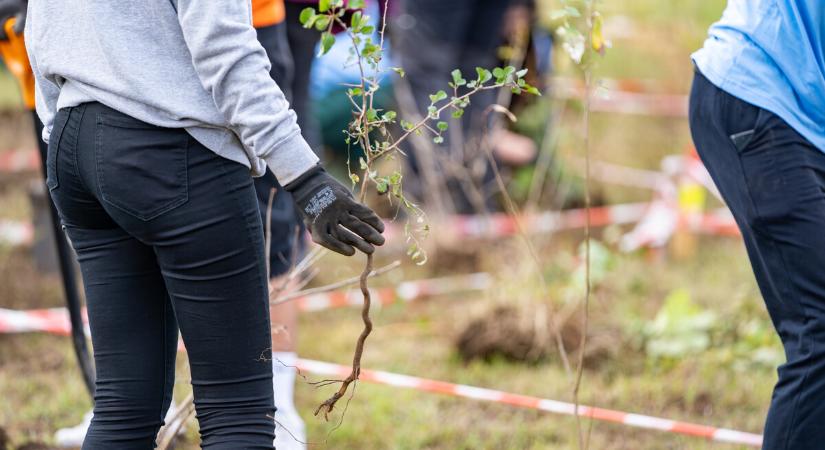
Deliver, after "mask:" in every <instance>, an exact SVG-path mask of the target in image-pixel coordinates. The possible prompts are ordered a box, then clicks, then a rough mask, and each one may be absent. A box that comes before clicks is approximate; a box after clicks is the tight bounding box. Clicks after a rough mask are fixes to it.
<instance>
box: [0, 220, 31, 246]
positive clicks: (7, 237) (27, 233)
mask: <svg viewBox="0 0 825 450" xmlns="http://www.w3.org/2000/svg"><path fill="white" fill-rule="evenodd" d="M32 242H34V226H32V224H31V223H28V222H21V221H13V220H0V245H8V246H12V247H16V246H20V245H30V244H31V243H32Z"/></svg>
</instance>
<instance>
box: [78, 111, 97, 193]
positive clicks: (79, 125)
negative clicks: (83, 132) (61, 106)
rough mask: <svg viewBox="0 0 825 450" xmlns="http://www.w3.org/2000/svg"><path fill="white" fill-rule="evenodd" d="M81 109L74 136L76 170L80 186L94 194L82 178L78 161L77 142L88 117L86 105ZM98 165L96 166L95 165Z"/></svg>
mask: <svg viewBox="0 0 825 450" xmlns="http://www.w3.org/2000/svg"><path fill="white" fill-rule="evenodd" d="M79 109H80V117H79V118H78V119H77V130H75V136H74V149H73V150H74V169H75V174H76V176H77V179H78V180H80V186H82V187H83V189H85V190H86V192H92V191H91V190H90V189H89V186H87V185H86V182H85V181H84V180H83V177H82V176H80V161H79V160H78V157H77V154H78V151H77V142H78V140H79V139H80V127H81V126H82V124H83V117H84V116H85V115H86V104H82V105H80V106H79ZM95 165H96V164H95Z"/></svg>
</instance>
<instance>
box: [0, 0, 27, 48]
mask: <svg viewBox="0 0 825 450" xmlns="http://www.w3.org/2000/svg"><path fill="white" fill-rule="evenodd" d="M27 4H28V1H27V0H0V41H7V40H8V39H9V37H8V36H6V22H7V21H8V20H9V19H11V18H12V17H16V18H17V22H15V24H14V29H13V30H14V33H16V34H20V33H22V32H23V28H24V27H25V25H26V6H27Z"/></svg>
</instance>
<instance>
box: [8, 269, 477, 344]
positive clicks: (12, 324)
mask: <svg viewBox="0 0 825 450" xmlns="http://www.w3.org/2000/svg"><path fill="white" fill-rule="evenodd" d="M491 285H492V278H491V277H490V275H488V274H486V273H476V274H471V275H460V276H454V277H444V278H432V279H428V280H418V281H405V282H403V283H400V284H399V285H398V286H397V287H395V288H385V289H381V288H378V289H373V290H372V291H371V292H372V294H373V301H374V302H375V303H374V304H375V305H383V306H386V305H389V304H392V303H394V302H397V301H403V302H411V301H414V300H418V299H422V298H426V297H432V296H436V295H444V294H449V293H454V292H465V291H479V290H485V289H488V288H489V287H490V286H491ZM294 301H295V302H297V304H298V307H299V309H300V310H302V311H305V312H315V311H321V310H325V309H331V308H341V307H346V306H361V304H362V302H363V298H362V297H361V293H360V291H356V290H351V291H336V292H326V293H319V294H313V295H308V296H305V297H299V298H297V299H295V300H294ZM30 332H41V333H52V334H59V335H68V334H70V332H71V323H70V322H69V313H68V311H67V310H66V308H50V309H34V310H27V311H16V310H11V309H4V308H0V334H4V333H30Z"/></svg>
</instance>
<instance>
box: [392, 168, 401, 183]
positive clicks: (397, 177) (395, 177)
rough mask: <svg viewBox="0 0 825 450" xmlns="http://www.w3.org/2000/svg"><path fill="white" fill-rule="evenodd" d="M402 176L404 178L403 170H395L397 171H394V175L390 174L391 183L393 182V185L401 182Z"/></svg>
mask: <svg viewBox="0 0 825 450" xmlns="http://www.w3.org/2000/svg"><path fill="white" fill-rule="evenodd" d="M401 178H402V175H401V172H399V171H395V172H393V173H392V175H390V183H392V184H393V185H396V184H398V183H400V182H401Z"/></svg>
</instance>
